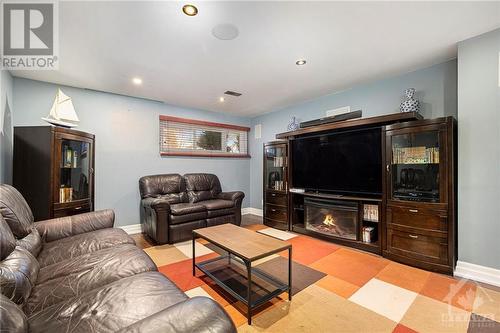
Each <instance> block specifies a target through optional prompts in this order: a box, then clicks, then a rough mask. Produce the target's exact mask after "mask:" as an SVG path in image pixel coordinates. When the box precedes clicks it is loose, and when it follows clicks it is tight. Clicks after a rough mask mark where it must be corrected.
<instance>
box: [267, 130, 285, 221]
mask: <svg viewBox="0 0 500 333" xmlns="http://www.w3.org/2000/svg"><path fill="white" fill-rule="evenodd" d="M263 159H264V168H263V170H264V173H263V177H264V178H263V180H264V193H263V199H264V224H265V225H267V226H270V227H274V228H277V229H282V230H287V229H288V142H287V141H284V140H281V141H272V142H268V143H266V144H264V158H263Z"/></svg>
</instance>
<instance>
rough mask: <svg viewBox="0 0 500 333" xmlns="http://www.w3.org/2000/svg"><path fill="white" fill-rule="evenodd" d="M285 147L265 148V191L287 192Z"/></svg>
mask: <svg viewBox="0 0 500 333" xmlns="http://www.w3.org/2000/svg"><path fill="white" fill-rule="evenodd" d="M286 154H287V152H286V145H276V146H267V147H266V148H265V155H264V156H265V169H264V178H265V179H264V184H265V187H266V190H274V191H283V192H285V191H286V190H287V182H286V167H287V166H286V160H287V159H286Z"/></svg>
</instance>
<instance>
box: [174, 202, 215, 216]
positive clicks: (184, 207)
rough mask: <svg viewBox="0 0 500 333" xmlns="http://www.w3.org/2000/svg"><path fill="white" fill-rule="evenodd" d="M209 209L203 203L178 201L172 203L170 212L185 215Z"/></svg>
mask: <svg viewBox="0 0 500 333" xmlns="http://www.w3.org/2000/svg"><path fill="white" fill-rule="evenodd" d="M206 211H207V209H206V208H205V206H204V205H202V204H195V203H189V202H188V203H178V204H174V205H170V212H171V213H172V215H185V214H192V213H200V212H206Z"/></svg>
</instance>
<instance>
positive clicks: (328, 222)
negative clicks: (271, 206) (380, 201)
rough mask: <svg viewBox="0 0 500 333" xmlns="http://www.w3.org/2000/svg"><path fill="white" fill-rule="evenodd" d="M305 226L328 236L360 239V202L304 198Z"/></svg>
mask: <svg viewBox="0 0 500 333" xmlns="http://www.w3.org/2000/svg"><path fill="white" fill-rule="evenodd" d="M304 210H305V214H304V215H305V228H306V229H307V230H310V231H314V232H318V233H321V234H324V235H327V236H334V237H340V238H345V239H351V240H357V239H358V215H359V214H358V203H357V202H349V201H339V200H328V199H316V198H306V199H304Z"/></svg>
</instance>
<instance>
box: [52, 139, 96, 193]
mask: <svg viewBox="0 0 500 333" xmlns="http://www.w3.org/2000/svg"><path fill="white" fill-rule="evenodd" d="M90 149H91V144H90V143H88V142H84V141H78V140H69V139H62V140H61V158H60V174H59V202H60V203H64V202H72V201H76V200H83V199H90V188H89V187H90V179H91V168H92V163H91V162H92V161H91V156H92V154H91V150H90Z"/></svg>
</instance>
